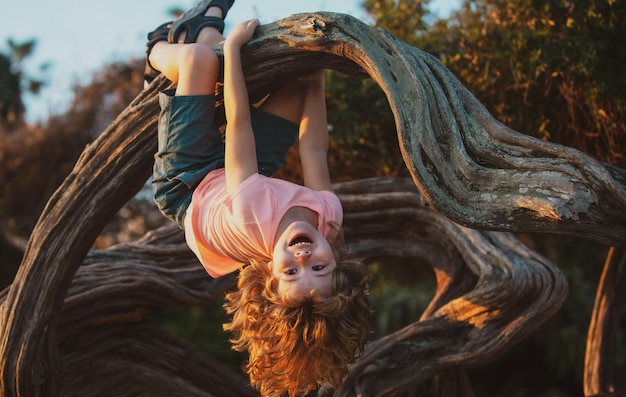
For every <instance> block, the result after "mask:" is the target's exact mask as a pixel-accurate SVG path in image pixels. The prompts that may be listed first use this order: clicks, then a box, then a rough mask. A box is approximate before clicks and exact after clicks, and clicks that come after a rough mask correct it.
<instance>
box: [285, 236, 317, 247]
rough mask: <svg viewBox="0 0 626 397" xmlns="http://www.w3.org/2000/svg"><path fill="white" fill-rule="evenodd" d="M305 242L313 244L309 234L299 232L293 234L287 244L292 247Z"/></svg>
mask: <svg viewBox="0 0 626 397" xmlns="http://www.w3.org/2000/svg"><path fill="white" fill-rule="evenodd" d="M305 244H313V241H312V240H311V239H310V238H309V236H306V235H304V234H299V235H297V236H295V237H294V238H293V239H292V240H291V241H290V242H289V246H290V247H294V246H298V245H305Z"/></svg>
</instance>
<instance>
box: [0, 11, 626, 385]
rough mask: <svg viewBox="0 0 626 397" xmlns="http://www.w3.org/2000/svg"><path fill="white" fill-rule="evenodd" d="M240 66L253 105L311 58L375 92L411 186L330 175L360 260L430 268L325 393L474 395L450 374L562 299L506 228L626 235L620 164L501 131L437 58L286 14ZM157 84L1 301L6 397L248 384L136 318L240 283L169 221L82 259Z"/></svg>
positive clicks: (378, 34)
mask: <svg viewBox="0 0 626 397" xmlns="http://www.w3.org/2000/svg"><path fill="white" fill-rule="evenodd" d="M216 50H217V51H218V52H219V51H220V48H216ZM243 60H244V68H245V72H246V77H247V81H248V84H249V90H250V93H251V98H260V97H262V96H264V95H265V94H266V93H268V92H270V91H271V90H272V89H273V88H275V87H277V86H279V85H280V83H281V81H284V80H285V79H287V78H289V77H292V76H297V75H301V74H303V73H306V72H308V71H313V70H315V69H318V68H320V67H325V68H331V69H335V70H338V71H341V72H344V73H348V74H351V75H356V76H364V77H366V76H369V77H371V78H373V79H374V80H375V81H376V82H377V83H378V84H379V85H380V86H381V87H382V88H383V90H384V92H385V93H386V95H387V97H388V99H389V102H390V104H391V108H392V111H393V113H394V116H395V119H396V125H397V132H398V140H399V144H400V147H401V149H402V153H403V156H404V160H405V162H406V164H407V166H408V168H409V170H410V172H411V175H412V177H413V179H412V181H408V180H366V181H357V182H352V183H345V184H338V185H337V186H336V188H337V191H338V192H339V193H340V198H341V200H342V202H343V204H344V207H345V212H346V220H345V229H346V235H347V237H348V240H349V242H350V243H351V244H352V247H353V248H354V249H355V250H356V251H358V252H359V253H361V254H362V255H363V256H364V257H366V258H370V259H373V258H384V257H388V256H395V257H410V258H415V260H416V261H420V262H423V263H427V264H429V265H430V266H432V267H433V269H434V271H435V273H436V275H437V281H438V288H437V293H436V295H435V296H434V297H433V299H432V302H431V304H430V306H429V307H428V309H427V310H426V312H425V313H424V314H423V316H422V318H421V319H419V321H416V322H415V323H413V324H411V325H409V326H407V327H405V328H404V329H402V330H400V331H398V332H396V333H394V334H391V335H388V336H386V337H384V338H382V339H380V340H376V341H372V342H371V343H370V344H369V346H368V348H367V350H366V353H365V354H364V355H363V356H362V357H361V358H359V360H358V361H357V362H356V363H355V365H354V366H353V368H352V370H351V372H350V374H349V376H348V377H347V378H346V380H345V382H344V384H343V385H342V387H341V388H340V389H339V390H337V391H328V390H323V391H320V394H333V393H334V394H336V395H339V396H354V395H362V396H395V395H397V396H404V395H407V394H419V393H420V390H421V388H424V387H428V388H429V393H435V394H436V395H471V390H470V389H469V386H468V384H467V379H466V377H465V376H464V373H463V371H462V368H464V367H470V366H478V365H482V364H484V363H486V362H489V361H490V360H492V359H493V358H495V357H496V356H498V355H500V354H503V353H504V352H506V351H507V350H508V349H510V348H511V347H512V346H513V345H514V344H515V343H517V342H519V341H520V340H521V339H523V338H524V337H526V336H527V335H528V334H529V333H531V332H532V331H533V330H534V329H535V328H536V327H537V326H539V325H540V324H541V323H542V322H544V321H545V320H546V319H548V318H549V317H550V316H551V315H552V314H553V313H554V312H555V311H556V310H558V308H559V307H560V305H561V303H562V302H563V300H564V298H565V295H566V293H567V285H566V282H565V279H564V277H563V275H562V274H561V272H560V271H559V270H558V269H557V268H556V267H555V266H554V265H552V264H551V263H549V262H548V261H546V260H545V259H544V258H542V257H540V256H539V255H537V254H535V253H534V252H532V251H531V250H529V249H528V248H527V247H526V246H524V245H523V244H521V243H520V242H519V241H518V240H517V239H516V238H515V237H513V235H511V234H509V233H506V232H516V231H524V232H556V233H566V234H572V235H576V236H582V237H586V238H589V239H593V240H595V241H598V242H600V243H604V244H607V245H611V244H613V245H622V246H623V245H625V243H626V205H625V204H626V194H625V192H626V187H625V183H626V172H625V171H624V170H621V169H617V168H613V167H610V166H608V165H606V164H602V163H600V162H598V161H595V160H594V159H592V158H590V157H588V156H586V155H584V154H583V153H581V152H578V151H576V150H573V149H570V148H567V147H562V146H558V145H555V144H551V143H547V142H542V141H539V140H536V139H533V138H530V137H528V136H526V135H523V134H520V133H518V132H515V131H512V130H510V129H508V128H507V127H505V126H503V125H502V124H500V123H498V122H497V121H496V120H494V119H493V118H492V117H491V115H490V114H489V113H488V112H487V111H486V110H485V109H484V107H483V106H481V104H480V103H478V102H477V100H476V99H475V98H474V97H473V96H472V95H471V93H469V92H468V91H467V90H466V89H465V88H464V87H463V86H462V85H461V84H460V83H459V82H458V80H457V79H456V78H455V77H454V76H453V75H452V74H451V73H450V72H449V71H448V70H447V69H446V68H445V67H443V66H442V65H441V64H440V63H439V62H438V61H437V60H436V59H434V58H433V57H431V56H430V55H428V54H425V53H424V52H422V51H420V50H419V49H417V48H414V47H410V46H408V45H406V44H405V43H403V42H401V41H399V40H397V39H395V38H393V37H392V36H390V35H389V34H387V33H386V32H384V31H381V30H377V29H375V28H373V27H370V26H367V25H365V24H364V23H362V22H360V21H358V20H357V19H354V18H352V17H350V16H347V15H341V14H332V13H321V14H299V15H294V16H291V17H289V18H286V19H284V20H281V21H278V22H276V23H272V24H269V25H265V26H263V27H261V29H260V31H259V35H258V37H256V38H255V39H254V40H253V41H252V42H251V43H250V44H249V45H248V46H247V47H246V48H245V50H244V52H243ZM166 85H167V83H166V82H165V81H164V79H163V78H162V77H161V78H158V79H157V80H156V81H155V82H154V83H153V84H152V85H151V87H150V88H149V89H147V90H145V91H144V92H142V93H141V94H140V95H139V96H138V97H137V98H136V100H135V101H134V102H133V103H131V104H130V105H129V106H128V108H127V109H126V111H124V112H123V113H122V114H121V115H120V116H119V117H118V119H117V120H116V121H115V122H114V123H113V124H112V125H111V126H110V127H109V128H107V130H106V131H104V133H103V134H102V135H101V136H100V138H99V139H98V140H97V141H95V142H94V143H93V144H92V145H90V146H89V147H87V148H86V149H85V151H84V153H83V155H82V157H81V158H80V160H79V161H78V163H77V164H76V167H75V169H74V170H73V171H72V173H71V175H70V176H69V177H68V178H67V180H66V181H65V182H64V183H63V185H62V186H61V187H60V188H59V190H58V191H57V192H56V193H55V194H54V196H53V197H52V198H51V199H50V201H49V203H48V205H47V207H46V208H45V210H44V211H43V213H42V215H41V218H40V220H39V222H38V224H37V226H36V228H35V230H34V232H33V234H32V236H31V239H30V241H29V243H28V246H27V249H26V254H25V257H24V260H23V262H22V265H21V267H20V269H19V272H18V274H17V276H16V279H15V282H14V283H13V285H12V286H11V287H10V288H8V289H7V290H5V291H4V292H3V295H2V312H1V316H0V318H1V322H0V357H1V362H0V376H1V379H2V380H1V382H2V385H1V389H0V390H1V392H0V393H1V395H2V396H20V397H37V396H54V395H59V394H63V395H71V396H73V395H76V396H79V395H80V396H83V395H98V390H102V389H103V388H106V389H107V390H110V391H111V392H112V393H111V395H116V396H134V395H138V394H139V393H141V392H142V391H146V392H149V393H151V395H159V394H161V395H166V396H177V395H179V396H209V395H223V396H233V395H242V396H244V395H254V392H253V391H252V390H250V389H249V388H248V387H247V386H246V380H245V379H243V378H242V377H241V375H238V374H236V373H232V372H230V371H228V370H226V369H224V368H222V367H221V365H220V364H219V363H217V362H215V360H213V359H211V358H210V357H206V356H204V355H202V354H200V353H198V352H196V351H194V349H193V347H192V346H189V345H188V344H187V343H186V342H184V341H180V340H178V339H176V338H174V337H173V336H171V335H167V334H165V333H164V332H162V331H160V330H157V329H154V328H152V327H150V326H148V325H146V324H144V323H142V321H141V320H142V318H143V315H144V313H145V312H146V311H147V310H150V309H152V308H155V307H162V306H167V305H174V304H197V303H202V302H207V301H209V300H211V299H214V298H216V297H218V296H221V295H222V294H223V292H224V291H225V290H226V289H227V288H230V287H232V286H233V285H234V279H233V277H226V278H222V279H219V280H212V279H210V278H209V277H208V276H206V275H205V273H204V271H203V270H202V269H201V267H200V266H199V265H198V263H197V262H196V261H195V259H194V258H193V257H192V256H191V255H190V253H189V251H188V250H187V249H186V248H185V245H184V241H183V239H182V236H181V233H180V231H179V230H177V229H176V228H175V227H170V228H165V229H160V230H158V231H155V232H154V233H153V234H151V235H148V236H146V238H145V239H144V240H142V241H140V242H137V243H136V244H131V245H123V246H118V247H115V248H113V249H110V250H106V251H99V252H89V248H90V246H91V244H92V243H93V241H94V240H95V238H96V237H97V236H98V234H99V233H100V232H101V230H102V229H103V227H104V226H105V225H106V223H107V222H108V220H109V219H110V218H111V217H112V216H113V214H114V213H115V212H116V211H117V210H118V209H119V208H120V207H121V206H123V205H124V203H126V202H127V201H128V200H129V199H130V198H131V197H132V196H133V195H134V194H135V193H136V192H137V191H138V190H139V188H140V187H141V185H142V184H143V183H144V181H145V180H146V179H147V177H148V176H149V174H150V170H151V163H152V153H153V152H154V151H155V147H156V116H157V113H158V104H157V101H156V97H155V93H156V92H157V90H158V89H160V88H163V87H165V86H166ZM416 187H417V189H416ZM461 225H463V226H461ZM81 265H82V266H81ZM426 385H428V386H426Z"/></svg>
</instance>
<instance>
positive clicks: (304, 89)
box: [252, 71, 324, 176]
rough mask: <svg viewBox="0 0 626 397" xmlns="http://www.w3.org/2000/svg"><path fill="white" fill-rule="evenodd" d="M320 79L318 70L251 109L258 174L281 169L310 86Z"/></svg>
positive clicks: (321, 78) (295, 135) (291, 83)
mask: <svg viewBox="0 0 626 397" xmlns="http://www.w3.org/2000/svg"><path fill="white" fill-rule="evenodd" d="M323 79H324V73H323V71H321V72H319V73H316V74H314V75H311V76H306V77H304V78H300V79H296V80H293V81H292V82H290V83H288V84H286V85H285V86H284V87H283V88H281V89H280V90H279V91H277V92H275V93H272V94H271V95H270V96H269V97H268V98H267V99H266V100H265V101H264V102H263V104H262V105H261V106H260V108H259V109H260V110H257V109H252V127H253V129H254V136H255V140H256V146H257V159H258V163H259V172H260V173H261V174H264V175H267V176H270V175H272V174H273V173H275V172H276V171H278V170H279V169H280V168H281V167H282V166H283V163H284V161H285V157H286V156H287V153H288V152H289V149H290V148H291V146H293V144H294V143H296V141H297V139H298V132H299V125H300V123H301V122H302V117H303V113H304V106H305V97H306V96H307V93H308V92H309V88H310V85H311V84H313V83H314V82H318V83H319V82H320V81H321V82H323ZM323 100H324V98H323V97H322V98H320V101H323Z"/></svg>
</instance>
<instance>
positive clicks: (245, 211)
mask: <svg viewBox="0 0 626 397" xmlns="http://www.w3.org/2000/svg"><path fill="white" fill-rule="evenodd" d="M292 207H306V208H309V209H310V210H312V211H314V212H316V213H317V214H318V222H317V224H318V230H319V231H320V233H322V234H323V235H324V236H326V235H328V233H329V232H330V228H329V226H328V222H330V221H333V222H336V223H338V224H341V222H342V221H343V209H342V207H341V203H340V202H339V198H337V196H336V195H335V194H334V193H333V192H330V191H316V190H312V189H309V188H307V187H304V186H301V185H298V184H294V183H291V182H287V181H284V180H281V179H276V178H268V177H266V176H263V175H261V174H254V175H252V176H251V177H249V178H248V179H246V180H245V181H244V182H242V183H241V184H240V185H239V186H237V188H236V189H235V190H234V191H232V192H231V193H230V194H226V175H225V172H224V169H223V168H221V169H217V170H213V171H211V172H210V173H209V174H208V175H207V176H206V177H205V178H204V180H203V181H202V182H201V183H200V185H199V186H198V187H197V188H196V190H195V191H194V193H193V198H192V201H191V204H190V206H189V208H188V209H187V214H186V216H185V238H186V240H187V244H188V245H189V247H190V248H191V250H192V251H193V252H194V253H195V254H196V256H197V257H198V259H199V260H200V263H202V265H203V266H204V268H205V269H206V271H207V272H208V273H209V275H211V277H220V276H223V275H225V274H228V273H231V272H233V271H235V270H238V269H239V268H240V267H242V266H243V265H245V264H247V263H249V260H250V259H251V258H255V259H258V260H262V261H267V262H269V261H270V260H271V258H272V253H273V251H274V239H275V238H276V229H277V228H278V223H279V222H280V220H281V219H282V217H283V215H285V212H287V210H288V209H290V208H292Z"/></svg>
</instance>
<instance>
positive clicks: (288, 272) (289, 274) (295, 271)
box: [285, 269, 298, 276]
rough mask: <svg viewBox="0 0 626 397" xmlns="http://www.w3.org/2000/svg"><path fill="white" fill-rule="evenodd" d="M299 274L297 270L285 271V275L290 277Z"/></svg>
mask: <svg viewBox="0 0 626 397" xmlns="http://www.w3.org/2000/svg"><path fill="white" fill-rule="evenodd" d="M297 272H298V270H297V269H287V270H285V274H286V275H288V276H293V275H294V274H296V273H297Z"/></svg>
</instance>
